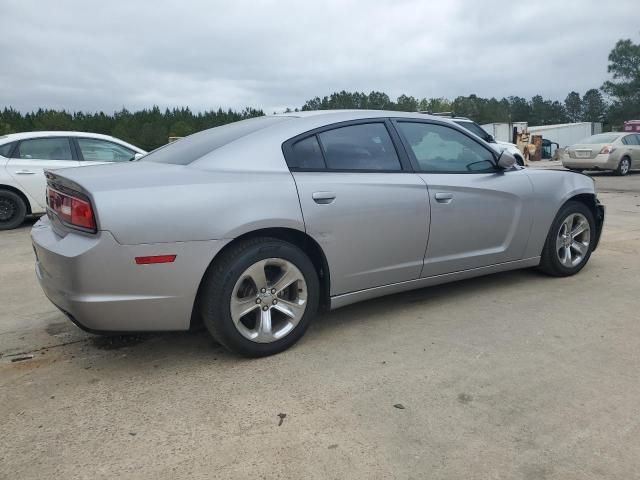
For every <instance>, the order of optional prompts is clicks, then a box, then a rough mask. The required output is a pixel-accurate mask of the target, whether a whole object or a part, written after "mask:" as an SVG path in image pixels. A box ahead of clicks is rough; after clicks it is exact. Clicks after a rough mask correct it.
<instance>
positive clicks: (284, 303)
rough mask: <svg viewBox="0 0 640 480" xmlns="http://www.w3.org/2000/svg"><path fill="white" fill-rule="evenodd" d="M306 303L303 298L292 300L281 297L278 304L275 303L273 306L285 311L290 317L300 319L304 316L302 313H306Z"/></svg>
mask: <svg viewBox="0 0 640 480" xmlns="http://www.w3.org/2000/svg"><path fill="white" fill-rule="evenodd" d="M304 304H305V302H304V301H303V300H299V301H297V302H291V301H289V300H282V299H281V300H278V304H277V305H274V306H273V308H275V309H276V310H278V311H279V312H282V313H284V314H285V315H286V316H287V317H289V318H292V319H296V320H299V319H300V318H302V314H303V313H304V307H305V305H304Z"/></svg>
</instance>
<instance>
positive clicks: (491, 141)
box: [486, 134, 496, 143]
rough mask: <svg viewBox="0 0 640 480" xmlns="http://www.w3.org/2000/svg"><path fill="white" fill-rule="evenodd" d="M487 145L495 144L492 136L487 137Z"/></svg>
mask: <svg viewBox="0 0 640 480" xmlns="http://www.w3.org/2000/svg"><path fill="white" fill-rule="evenodd" d="M486 141H487V143H496V139H495V138H493V135H490V134H489V135H487V140H486Z"/></svg>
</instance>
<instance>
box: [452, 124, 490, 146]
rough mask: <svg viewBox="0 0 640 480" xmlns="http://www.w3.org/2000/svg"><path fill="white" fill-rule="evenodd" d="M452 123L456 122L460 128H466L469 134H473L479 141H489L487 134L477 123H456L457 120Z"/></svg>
mask: <svg viewBox="0 0 640 480" xmlns="http://www.w3.org/2000/svg"><path fill="white" fill-rule="evenodd" d="M454 122H456V123H457V124H458V125H460V126H461V127H463V128H466V129H467V130H469V131H470V132H471V133H475V134H476V135H477V136H479V137H480V138H481V139H483V140H485V141H489V134H488V133H487V132H486V131H485V130H484V129H483V128H482V127H481V126H480V125H478V124H477V123H474V122H464V121H458V120H454Z"/></svg>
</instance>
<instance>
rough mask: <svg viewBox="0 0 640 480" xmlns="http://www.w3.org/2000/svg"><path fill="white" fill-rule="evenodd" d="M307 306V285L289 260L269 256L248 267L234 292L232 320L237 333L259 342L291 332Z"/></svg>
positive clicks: (271, 340) (266, 341) (231, 307)
mask: <svg viewBox="0 0 640 480" xmlns="http://www.w3.org/2000/svg"><path fill="white" fill-rule="evenodd" d="M306 306H307V284H306V281H305V279H304V276H303V275H302V272H300V270H299V269H298V268H297V267H296V266H295V265H294V264H293V263H291V262H289V261H288V260H284V259H282V258H267V259H264V260H259V261H258V262H256V263H254V264H253V265H251V266H250V267H249V268H247V269H246V270H245V271H244V272H243V273H242V275H240V277H239V278H238V281H237V282H236V284H235V286H234V287H233V291H232V293H231V302H230V311H231V319H232V320H233V324H234V325H235V327H236V329H237V330H238V332H239V333H240V334H241V335H242V336H243V337H245V338H246V339H248V340H251V341H253V342H257V343H271V342H275V341H277V340H279V339H281V338H284V337H285V336H286V335H288V334H289V333H290V332H291V331H292V330H293V329H294V328H295V327H296V326H297V325H298V323H299V322H300V320H301V319H302V317H303V315H304V312H305V309H306Z"/></svg>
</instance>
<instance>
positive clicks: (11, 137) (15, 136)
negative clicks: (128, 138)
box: [0, 130, 144, 153]
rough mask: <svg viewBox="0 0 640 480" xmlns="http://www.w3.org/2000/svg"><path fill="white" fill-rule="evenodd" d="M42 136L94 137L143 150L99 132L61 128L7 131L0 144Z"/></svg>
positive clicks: (0, 139)
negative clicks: (18, 131) (64, 129)
mask: <svg viewBox="0 0 640 480" xmlns="http://www.w3.org/2000/svg"><path fill="white" fill-rule="evenodd" d="M42 137H84V138H96V139H100V140H108V141H111V142H116V143H119V144H121V145H125V146H129V147H131V148H133V149H134V150H136V151H139V152H141V153H142V152H144V150H142V149H141V148H140V147H136V146H135V145H132V144H130V143H127V142H125V141H124V140H120V139H119V138H116V137H112V136H111V135H103V134H101V133H91V132H73V131H62V130H50V131H34V132H20V133H9V134H6V135H2V136H0V144H5V143H9V142H15V141H16V140H26V139H29V138H42Z"/></svg>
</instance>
